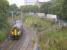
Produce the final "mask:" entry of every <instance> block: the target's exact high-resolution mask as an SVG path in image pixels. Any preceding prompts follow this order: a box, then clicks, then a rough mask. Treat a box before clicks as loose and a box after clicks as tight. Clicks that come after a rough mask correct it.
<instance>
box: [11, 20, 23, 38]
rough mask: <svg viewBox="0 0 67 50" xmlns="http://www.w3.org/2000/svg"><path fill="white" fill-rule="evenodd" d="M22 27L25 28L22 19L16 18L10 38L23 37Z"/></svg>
mask: <svg viewBox="0 0 67 50" xmlns="http://www.w3.org/2000/svg"><path fill="white" fill-rule="evenodd" d="M22 28H23V27H22V22H21V21H20V20H16V21H15V23H14V24H13V25H12V28H11V30H10V38H12V39H19V38H20V37H21V35H22V34H23V30H22Z"/></svg>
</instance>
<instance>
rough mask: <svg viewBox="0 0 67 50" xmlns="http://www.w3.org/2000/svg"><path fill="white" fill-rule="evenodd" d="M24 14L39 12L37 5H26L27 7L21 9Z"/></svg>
mask: <svg viewBox="0 0 67 50" xmlns="http://www.w3.org/2000/svg"><path fill="white" fill-rule="evenodd" d="M20 9H21V10H22V11H23V12H37V11H38V7H37V6H35V5H26V6H21V8H20Z"/></svg>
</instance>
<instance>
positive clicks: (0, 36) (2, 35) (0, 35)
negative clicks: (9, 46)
mask: <svg viewBox="0 0 67 50" xmlns="http://www.w3.org/2000/svg"><path fill="white" fill-rule="evenodd" d="M6 37H7V34H6V33H5V32H4V31H0V41H3V40H5V39H6Z"/></svg>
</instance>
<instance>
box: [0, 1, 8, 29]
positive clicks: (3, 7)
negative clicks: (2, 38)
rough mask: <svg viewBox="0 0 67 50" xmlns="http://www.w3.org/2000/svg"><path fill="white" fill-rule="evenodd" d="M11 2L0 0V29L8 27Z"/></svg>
mask: <svg viewBox="0 0 67 50" xmlns="http://www.w3.org/2000/svg"><path fill="white" fill-rule="evenodd" d="M8 9H9V3H8V2H7V0H0V29H2V28H3V27H6V24H7V22H6V20H7V16H8Z"/></svg>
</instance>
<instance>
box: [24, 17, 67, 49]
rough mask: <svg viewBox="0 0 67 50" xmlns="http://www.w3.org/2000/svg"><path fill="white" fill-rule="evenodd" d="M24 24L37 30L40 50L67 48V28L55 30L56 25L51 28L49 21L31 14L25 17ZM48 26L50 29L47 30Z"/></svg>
mask: <svg viewBox="0 0 67 50" xmlns="http://www.w3.org/2000/svg"><path fill="white" fill-rule="evenodd" d="M24 24H25V26H26V27H33V28H34V30H36V31H37V33H38V34H37V35H38V38H39V43H40V48H41V50H67V28H64V30H62V29H58V31H57V30H56V28H57V27H56V28H52V24H51V22H50V21H47V20H43V19H40V18H38V17H31V16H27V17H26V18H25V22H24ZM48 28H51V30H52V31H48ZM45 30H47V32H45ZM41 33H42V34H41ZM47 42H48V43H47ZM46 43H47V44H46Z"/></svg>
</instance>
